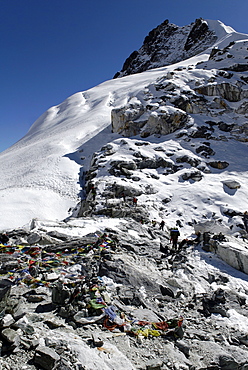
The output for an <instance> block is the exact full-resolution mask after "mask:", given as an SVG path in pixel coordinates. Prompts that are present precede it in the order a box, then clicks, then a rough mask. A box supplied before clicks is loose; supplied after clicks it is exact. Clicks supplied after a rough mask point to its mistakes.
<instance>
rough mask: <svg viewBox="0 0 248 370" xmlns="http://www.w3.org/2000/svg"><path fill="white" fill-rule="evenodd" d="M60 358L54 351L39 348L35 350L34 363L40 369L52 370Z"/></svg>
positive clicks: (42, 347)
mask: <svg viewBox="0 0 248 370" xmlns="http://www.w3.org/2000/svg"><path fill="white" fill-rule="evenodd" d="M59 359H60V356H59V355H58V354H57V353H56V352H55V350H54V349H52V348H48V347H44V346H39V347H37V348H36V351H35V356H34V363H35V364H37V365H40V366H41V367H42V369H45V370H52V369H53V367H54V365H55V363H56V362H57V361H59Z"/></svg>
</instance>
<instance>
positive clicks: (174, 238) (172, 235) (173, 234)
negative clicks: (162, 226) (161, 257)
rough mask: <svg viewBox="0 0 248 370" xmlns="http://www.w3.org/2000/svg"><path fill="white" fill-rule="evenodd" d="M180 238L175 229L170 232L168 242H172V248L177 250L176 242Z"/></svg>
mask: <svg viewBox="0 0 248 370" xmlns="http://www.w3.org/2000/svg"><path fill="white" fill-rule="evenodd" d="M179 236H180V232H179V230H178V229H177V228H175V229H172V230H171V231H170V241H172V248H175V249H177V241H178V237H179Z"/></svg>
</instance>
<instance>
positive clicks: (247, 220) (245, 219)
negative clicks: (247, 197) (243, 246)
mask: <svg viewBox="0 0 248 370" xmlns="http://www.w3.org/2000/svg"><path fill="white" fill-rule="evenodd" d="M243 222H244V226H245V231H246V232H247V233H248V212H247V211H245V212H244V215H243Z"/></svg>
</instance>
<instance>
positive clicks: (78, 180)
mask: <svg viewBox="0 0 248 370" xmlns="http://www.w3.org/2000/svg"><path fill="white" fill-rule="evenodd" d="M208 24H209V27H210V28H211V29H212V30H213V31H214V32H215V33H216V35H217V36H218V40H217V42H216V46H217V47H219V48H220V47H222V48H223V47H225V46H227V45H228V44H229V43H230V42H231V41H237V40H245V39H248V36H247V35H244V34H239V33H236V32H235V31H234V30H233V29H231V28H230V27H226V26H225V25H223V24H222V23H221V22H219V21H208ZM211 50H212V47H211V48H210V49H208V50H206V51H204V52H203V53H201V54H199V55H197V56H195V57H193V58H190V59H188V60H184V61H182V62H179V63H177V64H174V65H171V66H167V67H161V68H158V69H154V70H149V71H146V72H143V73H140V74H137V75H131V76H127V77H123V78H119V79H115V80H110V81H106V82H104V83H102V84H100V85H98V86H96V87H94V88H92V89H90V90H87V91H84V92H78V93H76V94H75V95H72V96H71V97H69V98H68V99H66V100H65V101H64V102H62V103H61V104H59V105H58V106H55V107H51V108H50V109H48V110H47V111H46V112H45V113H44V114H43V115H42V116H41V117H40V118H39V119H38V120H37V121H36V122H34V124H33V125H32V127H31V128H30V130H29V131H28V133H27V134H26V135H25V136H24V137H23V138H22V139H21V140H19V141H18V142H17V143H16V144H15V145H13V146H12V147H10V148H9V149H7V150H5V151H4V152H3V153H1V154H0V171H1V178H0V199H1V211H2V212H1V216H0V217H1V219H0V229H8V228H16V227H21V226H23V225H25V224H27V223H29V222H30V221H31V219H33V218H38V219H46V220H62V219H64V218H66V217H68V216H69V215H70V214H71V209H72V208H74V207H75V206H76V205H77V203H79V201H80V199H81V196H82V175H83V173H84V171H86V170H87V169H88V168H89V165H90V160H91V157H92V154H93V153H94V152H95V151H99V150H100V148H101V147H102V146H103V145H104V144H106V143H108V142H109V141H112V140H114V139H117V138H119V137H120V135H118V134H114V133H112V132H111V125H110V124H111V121H110V119H111V110H112V109H113V108H118V107H121V106H123V105H125V104H126V103H127V101H128V100H130V98H132V97H134V96H137V95H138V94H139V93H140V91H141V90H144V89H145V88H146V87H147V86H148V85H150V84H152V83H154V82H155V81H156V80H157V79H159V78H162V77H164V75H166V74H167V73H168V72H169V71H173V70H174V69H176V68H178V67H183V66H188V65H191V66H195V65H196V64H197V63H198V62H205V61H207V60H208V57H209V54H210V52H211ZM211 68H213V67H212V66H211ZM205 69H207V67H205ZM193 72H194V73H195V76H194V73H193ZM193 72H192V74H191V76H190V75H187V76H186V75H185V79H188V78H189V77H190V78H192V77H193V78H194V77H196V76H198V77H199V78H205V77H206V75H207V74H209V76H211V71H210V70H209V71H205V72H202V71H201V70H200V69H199V68H198V69H194V71H193ZM179 84H180V82H179ZM181 84H182V85H183V84H184V82H183V80H182V81H181ZM164 140H167V138H166V137H164ZM173 145H174V144H173ZM216 145H218V143H216ZM246 149H247V147H246V148H243V149H240V150H241V152H242V150H244V153H245V150H246ZM222 150H225V148H222ZM243 165H244V166H243ZM246 166H247V165H246V158H245V156H244V155H243V154H242V153H241V156H240V163H239V167H240V168H241V172H242V174H243V175H244V177H242V178H241V182H242V184H244V183H245V181H247V167H246ZM242 168H244V171H242ZM228 176H230V177H232V176H237V174H236V173H235V171H234V169H233V168H230V173H229V172H228V171H226V173H225V177H228ZM214 184H215V176H214V175H213V176H212V178H209V179H208V184H204V186H203V185H202V184H200V186H198V188H197V194H198V195H197V197H199V199H200V198H204V197H205V196H204V193H203V190H204V191H205V190H206V186H207V187H212V189H214V191H211V197H212V201H213V203H216V202H218V199H219V198H220V192H221V191H222V190H221V189H219V188H218V187H214ZM203 188H204V189H203ZM244 188H245V185H244ZM181 189H182V190H180V191H182V192H183V191H184V188H181ZM180 191H179V192H178V193H177V195H176V198H178V199H180V197H181V193H180ZM247 195H248V194H247V192H246V190H242V196H241V197H240V198H239V199H237V198H236V199H235V207H237V208H239V209H244V203H245V200H246V199H247ZM229 197H230V196H229ZM176 198H175V199H176ZM227 198H228V196H227ZM228 200H229V199H227V202H228ZM194 201H197V199H194ZM188 207H189V204H187V207H186V208H185V210H184V212H185V217H187V215H188V214H189V212H190V211H188V210H187V209H188ZM196 217H199V214H197V215H196Z"/></svg>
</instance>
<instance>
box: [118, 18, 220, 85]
mask: <svg viewBox="0 0 248 370" xmlns="http://www.w3.org/2000/svg"><path fill="white" fill-rule="evenodd" d="M213 26H214V25H212V29H211V28H210V27H209V24H208V22H207V21H205V20H203V19H201V18H199V19H196V20H195V22H193V23H191V24H190V25H188V26H183V27H179V26H176V25H175V24H172V23H169V21H168V20H166V21H164V22H163V23H162V24H160V25H159V26H158V27H156V28H154V29H153V30H152V31H150V32H149V34H148V36H146V38H145V39H144V43H143V45H142V46H141V48H140V49H139V50H138V51H134V52H133V53H132V54H131V55H130V56H129V57H128V58H127V59H126V61H125V63H124V65H123V68H122V70H121V71H120V72H117V73H116V75H115V78H116V77H122V76H127V75H130V74H134V73H139V72H143V71H146V70H148V69H152V68H158V67H162V66H166V65H169V64H173V63H177V62H179V61H181V60H185V59H188V58H190V57H192V56H194V55H196V54H199V53H201V52H202V51H203V50H205V49H207V48H208V47H209V46H212V45H213V44H214V43H215V41H216V40H217V35H216V33H215V30H214V27H213Z"/></svg>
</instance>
